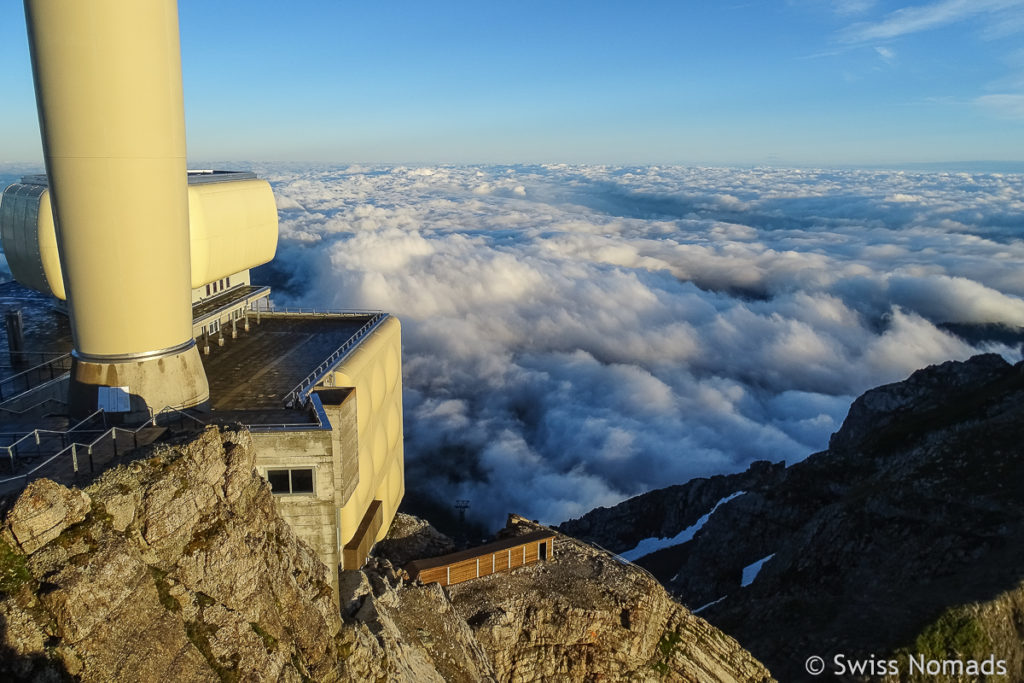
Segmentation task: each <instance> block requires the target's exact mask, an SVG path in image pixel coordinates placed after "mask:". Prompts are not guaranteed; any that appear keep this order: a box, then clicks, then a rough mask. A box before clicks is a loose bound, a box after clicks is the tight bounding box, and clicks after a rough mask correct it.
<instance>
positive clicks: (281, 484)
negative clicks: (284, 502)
mask: <svg viewBox="0 0 1024 683" xmlns="http://www.w3.org/2000/svg"><path fill="white" fill-rule="evenodd" d="M267 481H269V482H270V490H271V491H273V492H274V493H289V491H288V470H267Z"/></svg>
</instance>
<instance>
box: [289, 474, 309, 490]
mask: <svg viewBox="0 0 1024 683" xmlns="http://www.w3.org/2000/svg"><path fill="white" fill-rule="evenodd" d="M292 493H313V470H292Z"/></svg>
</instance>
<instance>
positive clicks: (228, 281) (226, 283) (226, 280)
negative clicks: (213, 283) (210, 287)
mask: <svg viewBox="0 0 1024 683" xmlns="http://www.w3.org/2000/svg"><path fill="white" fill-rule="evenodd" d="M224 285H225V286H227V287H230V286H231V276H230V275H228V276H227V277H226V278H224Z"/></svg>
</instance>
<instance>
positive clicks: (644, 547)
mask: <svg viewBox="0 0 1024 683" xmlns="http://www.w3.org/2000/svg"><path fill="white" fill-rule="evenodd" d="M744 493H746V491H737V492H736V493H733V494H732V495H729V496H726V497H725V498H723V499H721V500H720V501H718V502H717V503H715V506H714V507H713V508H711V511H710V512H708V513H707V514H706V515H704V516H703V517H701V518H700V519H698V520H697V521H696V522H694V523H693V525H692V526H689V527H687V528H685V529H683V530H682V531H680V532H679V533H678V534H676V535H675V536H672V537H670V538H655V537H653V536H652V537H650V538H645V539H643V540H642V541H640V542H639V543H637V544H636V546H635V547H633V548H632V549H631V550H627V551H626V552H624V553H621V555H622V557H624V558H626V559H627V560H629V561H630V562H635V561H636V560H639V559H640V558H641V557H643V556H644V555H650V554H651V553H653V552H654V551H656V550H661V549H662V548H671V547H672V546H674V545H679V544H680V543H686V542H687V541H689V540H690V539H692V538H693V535H694V534H696V533H697V532H698V531H700V529H701V527H703V526H704V525H705V524H707V521H708V520H709V519H710V518H711V515H713V514H715V510H717V509H718V506H719V505H723V504H725V503H728V502H729V501H730V500H732V499H733V498H737V497H739V496H742V495H743V494H744Z"/></svg>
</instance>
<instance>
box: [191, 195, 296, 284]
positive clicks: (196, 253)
mask: <svg viewBox="0 0 1024 683" xmlns="http://www.w3.org/2000/svg"><path fill="white" fill-rule="evenodd" d="M188 212H189V235H190V242H191V263H192V287H202V286H203V285H205V284H208V283H210V282H214V281H216V280H219V279H220V278H223V277H227V276H229V275H234V274H235V273H237V272H239V271H243V270H247V269H249V268H255V267H256V266H259V265H262V264H264V263H267V262H269V261H271V260H273V258H274V253H275V252H276V251H277V204H276V203H275V202H274V193H273V191H272V190H271V189H270V184H269V183H267V181H265V180H236V181H231V182H222V183H204V184H197V185H189V188H188Z"/></svg>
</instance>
